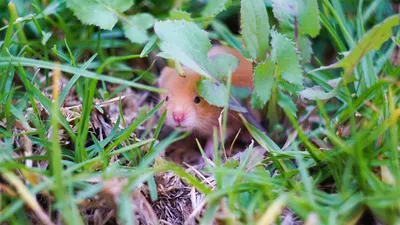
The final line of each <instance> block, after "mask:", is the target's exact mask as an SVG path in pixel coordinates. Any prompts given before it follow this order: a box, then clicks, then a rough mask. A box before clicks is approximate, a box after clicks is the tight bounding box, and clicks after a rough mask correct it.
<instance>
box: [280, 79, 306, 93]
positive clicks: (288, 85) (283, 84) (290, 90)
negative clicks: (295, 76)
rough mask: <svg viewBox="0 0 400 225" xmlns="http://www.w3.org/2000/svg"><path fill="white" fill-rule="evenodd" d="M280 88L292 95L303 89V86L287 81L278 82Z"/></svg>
mask: <svg viewBox="0 0 400 225" xmlns="http://www.w3.org/2000/svg"><path fill="white" fill-rule="evenodd" d="M278 87H279V89H281V90H283V91H285V92H288V93H289V94H290V95H294V94H297V93H298V92H299V91H301V90H303V87H300V86H297V85H294V84H291V83H288V82H286V81H281V82H278Z"/></svg>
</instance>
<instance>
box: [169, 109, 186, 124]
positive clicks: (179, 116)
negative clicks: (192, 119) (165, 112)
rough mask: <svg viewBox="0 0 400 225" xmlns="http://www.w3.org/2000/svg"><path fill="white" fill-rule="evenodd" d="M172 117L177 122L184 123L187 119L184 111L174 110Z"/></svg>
mask: <svg viewBox="0 0 400 225" xmlns="http://www.w3.org/2000/svg"><path fill="white" fill-rule="evenodd" d="M172 117H173V118H174V120H175V121H176V122H177V123H182V122H183V121H184V120H185V113H184V112H173V113H172Z"/></svg>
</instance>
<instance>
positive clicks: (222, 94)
mask: <svg viewBox="0 0 400 225" xmlns="http://www.w3.org/2000/svg"><path fill="white" fill-rule="evenodd" d="M196 89H197V92H198V93H199V95H200V96H201V97H203V98H204V99H205V100H206V101H207V102H208V104H210V105H214V106H218V107H224V106H225V105H226V102H225V101H226V99H227V98H228V91H227V90H226V87H225V85H223V84H217V83H215V82H212V81H210V80H207V79H202V80H200V81H198V82H197V83H196Z"/></svg>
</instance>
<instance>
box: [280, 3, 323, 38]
mask: <svg viewBox="0 0 400 225" xmlns="http://www.w3.org/2000/svg"><path fill="white" fill-rule="evenodd" d="M272 7H273V12H274V16H275V18H277V19H278V21H279V23H280V24H279V25H280V26H281V27H282V28H291V29H295V17H296V19H297V29H298V31H299V33H300V34H308V35H310V36H311V37H316V36H317V35H318V34H319V30H320V29H321V26H320V24H319V18H318V14H319V10H318V2H317V0H272Z"/></svg>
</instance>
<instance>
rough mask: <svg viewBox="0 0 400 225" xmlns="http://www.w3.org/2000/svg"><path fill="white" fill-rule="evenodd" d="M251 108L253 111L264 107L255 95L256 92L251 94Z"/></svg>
mask: <svg viewBox="0 0 400 225" xmlns="http://www.w3.org/2000/svg"><path fill="white" fill-rule="evenodd" d="M251 106H252V107H253V109H262V108H263V107H264V103H263V102H262V100H261V99H260V98H259V97H258V96H257V95H256V92H253V93H252V94H251Z"/></svg>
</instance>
